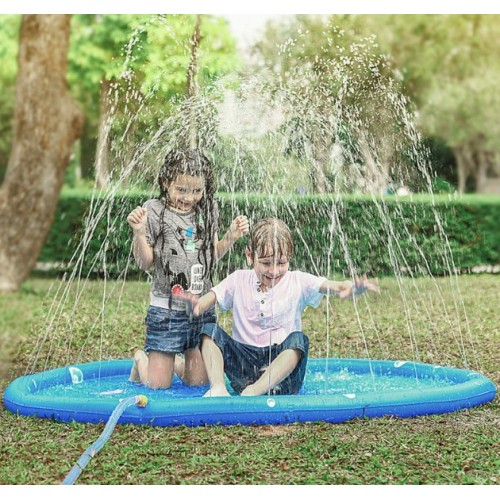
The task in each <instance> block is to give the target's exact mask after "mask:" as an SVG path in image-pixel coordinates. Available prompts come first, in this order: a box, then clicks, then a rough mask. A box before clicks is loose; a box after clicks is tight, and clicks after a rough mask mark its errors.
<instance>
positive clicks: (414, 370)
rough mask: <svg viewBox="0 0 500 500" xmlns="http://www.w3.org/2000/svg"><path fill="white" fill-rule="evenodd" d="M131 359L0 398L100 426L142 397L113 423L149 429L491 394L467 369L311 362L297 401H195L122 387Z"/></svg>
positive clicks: (59, 373) (28, 380)
mask: <svg viewBox="0 0 500 500" xmlns="http://www.w3.org/2000/svg"><path fill="white" fill-rule="evenodd" d="M131 367H132V362H131V360H110V361H99V362H92V363H85V364H79V365H74V366H68V367H64V368H58V369H55V370H48V371H45V372H41V373H37V374H33V375H26V376H23V377H20V378H18V379H16V380H14V381H13V382H11V383H10V385H9V386H8V387H7V389H6V391H5V393H4V405H5V408H6V409H7V410H9V411H11V412H13V413H17V414H20V415H25V416H33V417H38V418H45V419H54V420H56V421H60V422H71V421H76V422H88V423H100V422H106V421H107V420H108V419H109V417H110V416H111V414H112V413H113V410H114V409H115V408H116V407H117V405H118V404H119V403H120V401H122V400H123V399H124V398H129V397H132V396H136V395H145V396H146V397H147V398H148V404H147V405H146V406H145V407H143V408H141V407H138V406H131V407H130V408H127V409H126V410H125V411H124V412H123V414H122V415H121V417H120V419H119V421H118V423H120V424H139V425H152V426H177V425H185V426H203V425H236V424H241V425H262V424H272V425H275V424H286V423H293V422H317V421H321V422H332V423H338V422H344V421H347V420H351V419H355V418H376V417H383V416H394V417H400V418H406V417H417V416H420V415H432V414H441V413H449V412H454V411H457V410H461V409H465V408H471V407H473V406H477V405H481V404H484V403H487V402H489V401H491V400H493V398H494V397H495V394H496V387H495V385H494V384H493V382H492V381H491V380H490V379H488V378H487V377H485V376H484V375H482V374H480V373H478V372H475V371H470V370H464V369H457V368H449V367H443V366H435V365H430V364H424V363H416V362H410V361H379V360H368V359H334V358H320V359H319V358H316V359H314V358H312V359H309V361H308V368H307V374H306V378H305V381H304V386H303V389H302V390H301V392H300V394H297V395H293V396H257V397H242V396H237V395H235V396H233V397H229V398H227V397H226V398H222V397H215V398H203V397H202V395H203V394H204V393H205V392H206V390H207V386H203V387H188V386H186V385H184V384H183V383H182V382H181V381H180V380H179V379H177V378H175V380H174V383H173V385H172V387H171V388H170V389H166V390H152V389H148V388H146V387H144V386H142V385H139V384H136V383H132V382H129V381H128V376H129V373H130V369H131Z"/></svg>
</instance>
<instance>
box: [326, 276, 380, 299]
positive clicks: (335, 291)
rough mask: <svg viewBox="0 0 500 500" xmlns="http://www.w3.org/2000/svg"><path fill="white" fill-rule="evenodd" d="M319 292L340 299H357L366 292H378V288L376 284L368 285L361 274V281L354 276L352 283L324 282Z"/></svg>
mask: <svg viewBox="0 0 500 500" xmlns="http://www.w3.org/2000/svg"><path fill="white" fill-rule="evenodd" d="M319 291H320V293H324V294H326V295H338V296H339V297H340V298H341V299H346V298H348V297H357V296H359V295H362V294H364V293H365V292H366V291H372V292H379V287H378V283H370V282H369V281H368V278H367V276H366V274H363V279H362V280H360V279H359V277H358V276H355V278H354V281H350V280H346V281H331V280H326V281H324V282H323V283H322V284H321V286H320V288H319Z"/></svg>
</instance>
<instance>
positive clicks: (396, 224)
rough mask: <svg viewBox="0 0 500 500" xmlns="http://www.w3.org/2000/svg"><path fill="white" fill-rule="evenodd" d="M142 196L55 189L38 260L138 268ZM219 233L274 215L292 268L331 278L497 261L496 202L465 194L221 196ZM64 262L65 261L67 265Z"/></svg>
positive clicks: (444, 270) (106, 269)
mask: <svg viewBox="0 0 500 500" xmlns="http://www.w3.org/2000/svg"><path fill="white" fill-rule="evenodd" d="M150 197H151V194H148V193H145V192H128V193H124V194H115V195H113V196H109V195H108V196H104V195H102V196H94V195H92V193H91V192H86V191H73V190H67V191H63V193H62V194H61V198H60V200H59V204H58V208H57V213H56V217H55V220H54V224H53V227H52V230H51V233H50V235H49V238H48V241H47V243H46V245H45V247H44V248H43V251H42V253H41V256H40V260H41V261H42V262H58V263H60V264H61V268H66V269H67V268H68V267H70V268H71V269H75V268H76V269H77V272H79V273H82V274H84V275H86V274H87V273H89V272H97V273H106V274H108V275H114V276H116V275H119V274H120V273H123V272H125V271H127V273H128V274H131V273H132V274H133V273H134V272H135V271H137V268H136V266H135V263H133V262H132V259H131V258H130V257H131V241H132V238H131V236H132V235H131V231H130V228H129V226H128V224H127V222H126V217H127V214H128V213H129V212H130V211H131V210H132V209H133V208H134V207H135V206H137V205H140V204H142V203H144V201H145V200H146V199H148V198H150ZM217 198H218V202H219V206H220V212H221V234H220V235H219V237H222V236H223V232H224V231H225V230H226V229H227V228H228V226H229V223H230V221H231V220H232V219H233V218H234V217H235V216H236V215H238V214H240V213H244V214H246V215H247V216H248V217H249V219H250V221H251V222H255V221H256V220H258V219H260V218H262V217H268V216H276V217H279V218H282V219H283V220H285V221H286V222H287V223H288V224H289V226H290V228H291V229H292V231H293V234H294V242H295V254H294V258H293V262H292V266H293V267H294V268H300V269H303V270H307V271H309V272H313V273H316V274H321V275H328V276H331V275H333V274H337V273H342V272H344V273H346V272H349V271H347V270H348V269H355V270H357V271H358V272H361V271H366V272H369V273H371V274H376V275H392V274H395V273H396V274H397V273H412V274H416V275H418V274H433V275H442V274H449V273H450V272H455V271H461V272H463V271H467V270H469V269H471V268H472V267H474V266H479V265H497V264H499V263H500V231H499V222H498V221H500V200H498V199H497V198H494V197H480V196H474V195H470V196H469V195H467V196H462V197H452V196H445V195H443V196H434V197H431V196H426V195H418V196H411V197H405V198H401V197H393V196H385V197H380V198H377V199H375V198H372V197H366V196H345V197H335V196H328V195H325V196H312V195H311V196H298V195H293V196H292V195H290V196H287V197H285V196H269V195H257V194H235V195H230V194H222V193H221V194H219V195H218V196H217ZM244 248H245V239H244V238H243V239H240V240H239V241H238V242H237V243H236V245H235V246H234V248H233V249H232V250H231V251H230V252H229V254H228V255H227V256H226V257H225V258H224V259H223V260H222V261H221V263H220V269H221V273H222V274H227V273H228V272H231V271H232V270H234V269H236V268H239V267H244V266H245V259H244ZM70 263H71V265H70Z"/></svg>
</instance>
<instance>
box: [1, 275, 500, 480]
mask: <svg viewBox="0 0 500 500" xmlns="http://www.w3.org/2000/svg"><path fill="white" fill-rule="evenodd" d="M53 284H54V282H53V281H51V280H45V279H32V280H30V281H28V282H27V283H26V284H25V286H24V287H23V290H22V291H21V292H20V293H18V294H9V295H0V311H1V313H0V332H1V333H0V335H1V342H2V358H0V362H1V366H2V369H1V370H0V391H2V392H3V390H4V389H5V387H6V386H7V384H8V382H9V381H10V380H12V378H14V377H16V376H18V375H21V374H23V373H24V372H25V370H26V367H27V366H31V365H33V363H34V357H33V353H34V352H36V353H37V356H38V357H37V358H36V363H35V365H36V367H37V369H44V368H45V367H47V368H48V367H52V366H58V365H61V364H64V363H65V362H66V361H68V359H69V356H68V351H71V353H72V355H75V356H76V357H77V358H78V360H79V361H87V360H94V359H96V356H102V357H127V356H129V355H130V354H131V353H132V352H133V351H134V350H135V348H137V347H139V346H141V345H142V341H143V325H142V318H143V316H144V311H145V307H146V300H147V294H148V285H147V283H145V282H131V283H127V284H125V286H124V287H123V289H121V285H120V286H119V287H116V289H115V290H119V293H116V294H115V295H116V297H115V296H114V295H113V293H114V292H113V283H111V282H108V283H103V282H89V283H88V285H87V286H86V287H85V290H83V291H82V290H76V289H75V290H73V289H71V293H70V294H74V295H75V296H76V295H77V294H78V293H81V294H82V295H81V299H80V301H79V305H78V307H77V308H74V309H73V308H72V307H70V306H67V307H66V308H65V309H66V310H64V311H62V312H61V314H60V315H58V321H57V322H55V323H54V325H53V329H52V330H53V331H51V337H50V342H46V343H45V345H42V346H40V339H42V338H44V337H43V336H44V335H45V333H46V332H47V326H46V325H47V317H46V313H47V310H48V309H49V308H50V306H51V296H53V295H54V293H55V292H56V288H55V287H53V286H52V285H53ZM104 285H105V286H104ZM51 287H52V288H51ZM381 288H382V293H381V294H380V295H372V296H371V297H370V299H369V300H368V301H364V300H360V301H359V302H357V303H356V304H354V303H353V302H352V301H342V302H341V301H338V300H335V299H332V300H330V301H327V300H323V302H322V304H321V306H320V307H319V308H318V309H316V310H313V309H308V310H307V311H306V313H305V315H304V325H303V326H304V331H306V332H307V333H308V335H309V337H310V341H311V352H310V355H311V356H313V357H319V356H331V357H337V356H341V357H368V356H370V357H373V358H385V359H419V360H421V361H423V362H432V363H437V364H446V365H450V366H457V367H465V366H467V367H469V368H473V369H477V370H480V371H481V372H483V373H485V374H486V375H487V376H488V377H489V378H491V379H492V380H493V382H494V383H495V384H496V385H497V386H498V385H499V384H500V371H499V370H500V366H499V357H498V352H499V349H498V347H499V337H500V336H499V319H500V312H499V309H498V296H499V295H500V277H499V276H494V275H481V276H471V275H468V276H462V277H460V278H458V280H455V279H450V278H439V279H436V280H431V279H428V278H422V279H419V280H416V281H410V282H406V281H404V280H403V282H398V281H397V280H395V279H392V278H385V279H382V280H381ZM49 290H50V291H49ZM103 290H105V291H106V297H107V307H106V311H107V313H106V315H105V317H101V316H99V311H100V310H101V307H102V302H103ZM71 300H73V299H71ZM71 300H69V301H68V304H71ZM221 322H222V323H223V324H225V326H226V328H229V326H230V317H229V316H228V315H223V316H222V317H221ZM89 332H92V333H91V334H90V336H89ZM35 346H38V347H37V349H35ZM499 423H500V419H499V413H498V403H497V399H496V400H495V401H494V402H492V403H490V404H488V405H485V406H481V407H477V408H473V409H470V410H464V411H459V412H455V413H451V414H448V415H435V416H428V417H419V418H412V419H397V418H389V417H387V418H381V419H371V420H369V419H366V420H353V421H350V422H346V423H342V424H325V423H314V424H290V425H282V426H229V427H214V426H212V427H205V428H201V427H198V428H187V427H174V428H155V427H146V426H133V425H120V426H117V427H116V429H115V431H114V432H113V435H112V437H111V438H110V440H109V441H108V443H107V444H106V445H105V446H104V448H103V449H102V450H101V451H100V452H99V453H98V454H97V455H96V456H95V457H94V458H93V459H92V461H91V462H90V463H89V465H88V466H87V468H86V469H85V471H84V472H83V473H82V475H81V476H80V478H79V480H78V484H101V485H104V484H113V485H118V484H136V485H139V484H190V485H203V484H222V485H231V484H242V485H257V484H267V485H274V484H277V485H293V484H301V485H312V484H315V485H341V484H345V485H356V484H367V485H376V484H377V485H389V484H390V485H402V484H411V485H417V484H426V485H430V484H433V485H451V484H459V485H467V484H470V485H496V484H498V482H499V480H500V475H499V474H500V471H499V469H500V461H499V459H498V456H499V451H500V450H499V445H498V442H499V439H498V438H499V431H498V429H499ZM102 429H103V426H102V425H90V424H77V423H72V424H63V423H56V422H52V421H48V420H39V419H35V418H26V417H19V416H16V415H13V414H11V413H10V412H7V411H5V410H4V409H3V407H2V408H0V484H15V485H20V484H37V485H40V484H59V483H60V482H61V481H62V480H63V479H64V477H65V476H66V474H67V473H68V472H69V471H70V469H71V468H72V467H73V465H74V464H75V462H76V460H77V459H78V458H79V457H80V455H81V453H82V452H83V451H84V450H85V449H86V448H87V447H88V446H89V445H90V444H91V443H93V442H94V441H95V440H96V439H97V437H98V436H99V435H100V433H101V432H102Z"/></svg>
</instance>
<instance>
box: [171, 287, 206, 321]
mask: <svg viewBox="0 0 500 500" xmlns="http://www.w3.org/2000/svg"><path fill="white" fill-rule="evenodd" d="M172 295H175V296H176V297H177V298H178V299H181V300H182V301H183V302H185V303H186V312H187V313H188V314H191V313H194V315H195V316H196V315H197V313H198V311H197V305H198V301H199V296H198V295H195V294H194V293H191V292H189V291H188V290H184V288H182V286H181V285H174V286H173V287H172Z"/></svg>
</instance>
